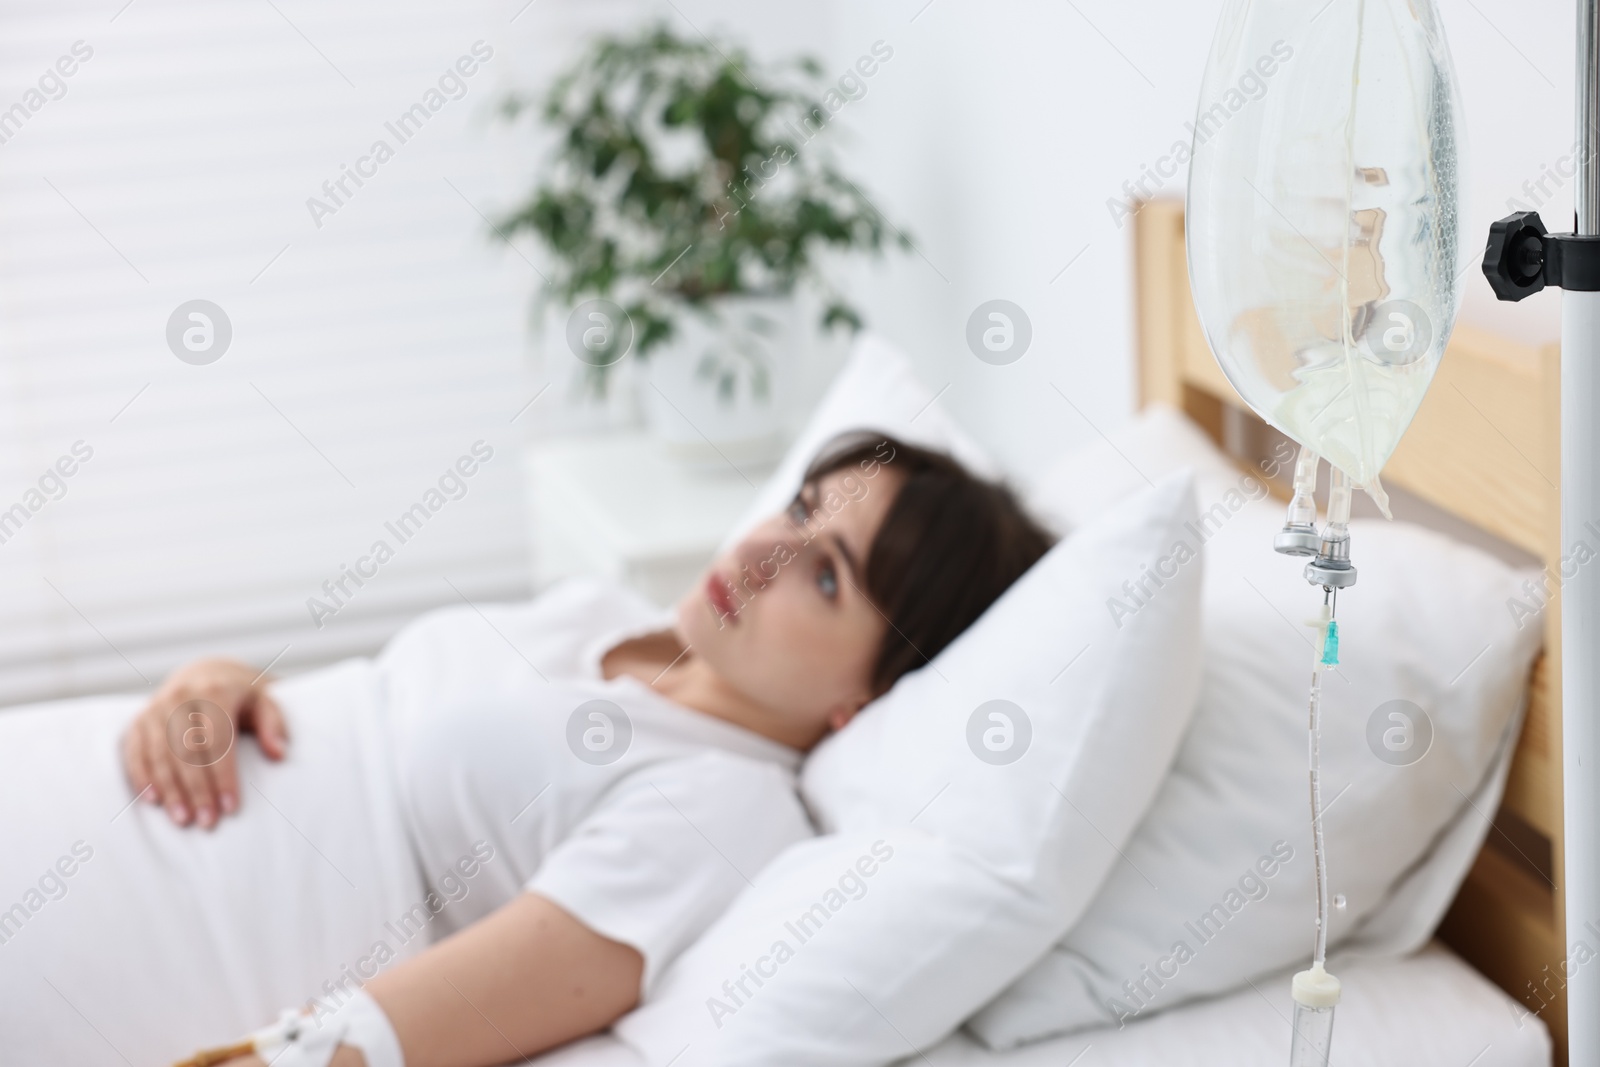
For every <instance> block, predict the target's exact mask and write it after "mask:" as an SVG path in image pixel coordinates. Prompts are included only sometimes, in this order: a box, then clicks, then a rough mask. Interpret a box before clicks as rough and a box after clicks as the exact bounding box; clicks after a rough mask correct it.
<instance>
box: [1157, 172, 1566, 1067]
mask: <svg viewBox="0 0 1600 1067" xmlns="http://www.w3.org/2000/svg"><path fill="white" fill-rule="evenodd" d="M1134 241H1135V256H1134V262H1135V271H1136V278H1135V281H1136V307H1137V314H1138V344H1139V396H1140V403H1141V404H1145V403H1149V402H1151V401H1162V402H1166V403H1169V404H1171V405H1173V406H1175V407H1178V408H1181V409H1182V410H1183V411H1185V412H1186V413H1187V414H1188V415H1189V417H1190V418H1192V419H1194V420H1195V422H1197V423H1198V424H1199V425H1201V426H1202V427H1204V428H1205V429H1206V430H1207V431H1208V432H1209V433H1210V434H1211V435H1212V437H1213V438H1215V439H1216V440H1217V442H1218V443H1219V444H1223V443H1224V441H1225V439H1226V438H1228V437H1232V438H1235V439H1237V437H1238V436H1239V435H1238V434H1237V433H1236V432H1235V433H1231V434H1230V433H1228V432H1227V431H1228V430H1229V428H1230V425H1231V426H1232V427H1234V428H1237V427H1239V426H1241V425H1248V424H1250V423H1255V424H1257V425H1259V420H1258V419H1257V418H1256V416H1255V415H1254V413H1253V412H1251V411H1250V409H1249V407H1248V406H1247V405H1246V404H1245V403H1244V401H1243V400H1241V399H1240V398H1239V394H1238V393H1237V392H1235V391H1234V389H1233V387H1232V385H1230V384H1229V383H1228V380H1227V378H1226V377H1224V375H1223V373H1222V370H1221V368H1220V367H1218V366H1217V362H1216V359H1215V358H1214V357H1213V356H1212V354H1211V349H1210V348H1209V347H1208V346H1207V344H1206V340H1205V335H1204V334H1203V333H1202V332H1201V329H1200V322H1199V320H1198V318H1196V316H1195V311H1194V304H1193V301H1192V299H1191V296H1190V291H1189V270H1188V264H1187V260H1186V257H1185V250H1184V230H1183V205H1182V203H1180V202H1177V201H1171V200H1152V201H1148V202H1146V203H1144V204H1143V205H1142V206H1141V207H1140V210H1139V212H1138V215H1137V217H1136V219H1135V227H1134ZM1472 277H1473V280H1476V275H1473V276H1472ZM1469 284H1470V282H1469ZM1559 366H1560V360H1559V348H1558V346H1557V345H1553V344H1552V345H1547V346H1544V347H1533V346H1529V345H1526V344H1522V343H1518V342H1516V341H1511V340H1507V339H1505V338H1503V337H1497V336H1494V335H1492V334H1489V333H1485V332H1483V331H1481V330H1474V329H1471V328H1469V327H1466V326H1458V327H1457V328H1456V330H1455V332H1454V334H1453V335H1452V337H1451V340H1450V347H1449V348H1448V350H1447V351H1446V353H1445V357H1444V360H1443V362H1442V363H1441V364H1440V366H1439V371H1438V374H1437V376H1436V377H1435V379H1434V383H1433V387H1432V389H1431V390H1430V391H1429V392H1428V394H1427V397H1426V398H1425V399H1424V400H1423V403H1422V407H1421V409H1420V410H1419V411H1418V412H1417V417H1416V419H1415V421H1413V422H1412V424H1411V429H1410V430H1409V431H1408V432H1407V433H1406V436H1405V438H1404V439H1403V440H1402V441H1401V442H1400V447H1399V448H1398V449H1397V450H1396V451H1395V454H1394V456H1393V458H1391V459H1390V461H1389V464H1388V466H1386V467H1385V468H1384V471H1383V479H1384V483H1385V485H1386V486H1389V487H1391V488H1399V489H1402V490H1404V491H1406V492H1408V493H1410V494H1411V495H1412V496H1414V497H1417V498H1420V499H1421V500H1423V501H1426V502H1427V503H1428V504H1431V505H1433V506H1434V507H1435V508H1438V509H1440V510H1442V511H1444V512H1446V513H1448V514H1449V515H1452V516H1454V517H1455V518H1457V519H1459V520H1462V521H1464V522H1467V523H1470V524H1471V525H1473V526H1476V527H1478V528H1480V529H1481V530H1484V531H1486V532H1488V533H1489V534H1492V535H1493V536H1494V537H1496V538H1498V539H1499V540H1501V541H1503V542H1506V543H1509V544H1510V545H1513V546H1515V547H1517V548H1520V549H1522V550H1523V551H1525V552H1526V553H1528V554H1530V555H1531V556H1533V557H1534V558H1536V559H1537V560H1539V561H1540V562H1541V563H1543V564H1544V565H1545V566H1547V567H1549V568H1550V573H1551V574H1555V573H1557V569H1558V567H1559V562H1558V561H1559V558H1560V497H1559V491H1558V488H1557V487H1558V486H1559V485H1560V484H1561V478H1560V472H1559V466H1558V463H1559V459H1560V449H1559V437H1560V429H1559V415H1560V403H1559V392H1558V389H1559ZM1550 584H1554V583H1550ZM1486 610H1488V606H1487V605H1486ZM1493 610H1496V611H1503V610H1505V608H1504V607H1503V606H1502V605H1498V604H1496V605H1493ZM1560 620H1561V611H1560V602H1559V594H1557V595H1556V596H1555V597H1553V598H1552V599H1551V601H1550V603H1549V606H1548V607H1547V609H1546V611H1545V614H1544V627H1545V652H1544V654H1543V655H1541V656H1540V657H1539V659H1538V661H1537V662H1536V663H1535V665H1534V669H1533V674H1532V677H1531V678H1530V679H1529V693H1528V707H1527V714H1526V717H1525V720H1524V725H1523V729H1522V737H1521V738H1520V740H1519V742H1518V746H1517V750H1516V755H1515V758H1514V762H1513V764H1512V768H1511V777H1510V781H1509V782H1508V783H1507V785H1506V793H1505V797H1504V800H1503V802H1502V804H1501V808H1500V811H1499V812H1498V813H1497V815H1496V817H1495V824H1494V827H1493V828H1492V829H1491V830H1490V831H1489V839H1488V841H1487V842H1486V844H1485V845H1484V848H1483V850H1482V851H1481V852H1480V853H1479V854H1478V858H1477V860H1476V861H1475V862H1474V864H1473V867H1472V870H1471V872H1470V873H1469V874H1468V876H1467V880H1466V882H1465V883H1464V884H1463V885H1462V887H1461V890H1460V892H1459V893H1458V894H1457V895H1456V899H1455V902H1454V903H1453V904H1452V905H1451V908H1450V912H1449V914H1448V915H1447V916H1446V917H1445V920H1444V923H1443V924H1442V925H1441V926H1440V928H1439V937H1440V938H1441V939H1442V940H1444V941H1445V942H1446V943H1447V944H1449V945H1450V946H1451V947H1452V948H1453V949H1454V950H1455V951H1456V952H1457V953H1459V954H1460V955H1461V956H1462V957H1463V958H1465V959H1466V960H1467V961H1468V962H1470V963H1472V964H1473V966H1475V967H1477V968H1478V969H1479V970H1480V971H1482V972H1483V973H1484V974H1486V975H1488V976H1489V978H1490V979H1492V980H1493V981H1494V982H1495V983H1497V984H1498V985H1499V986H1501V988H1503V989H1505V990H1506V991H1507V992H1508V993H1510V994H1511V996H1512V997H1513V998H1515V999H1516V1000H1517V1001H1518V1002H1519V1003H1520V1004H1522V1005H1524V1006H1525V1008H1526V1010H1528V1011H1531V1012H1536V1013H1537V1015H1538V1016H1539V1018H1541V1019H1543V1020H1544V1021H1545V1023H1546V1024H1547V1025H1548V1026H1549V1027H1550V1030H1551V1033H1552V1034H1553V1035H1554V1037H1555V1042H1556V1050H1557V1062H1558V1063H1561V1064H1565V1063H1566V1030H1567V1015H1566V997H1565V994H1564V992H1563V986H1564V979H1563V974H1564V971H1563V968H1562V961H1563V959H1564V958H1565V955H1566V953H1565V950H1564V947H1563V946H1564V945H1565V944H1566V935H1565V930H1564V926H1565V923H1564V920H1563V915H1564V910H1565V909H1564V903H1563V901H1562V897H1561V891H1560V890H1559V889H1558V888H1557V886H1558V885H1559V883H1560V882H1561V878H1560V872H1561V870H1562V853H1561V817H1562V816H1561V812H1562V808H1561V630H1560Z"/></svg>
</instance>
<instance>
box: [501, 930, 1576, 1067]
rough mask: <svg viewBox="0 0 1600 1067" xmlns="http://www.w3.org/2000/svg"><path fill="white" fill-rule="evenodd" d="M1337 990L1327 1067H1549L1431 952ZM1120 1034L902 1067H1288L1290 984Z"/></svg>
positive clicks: (1447, 956) (607, 1044) (606, 1061)
mask: <svg viewBox="0 0 1600 1067" xmlns="http://www.w3.org/2000/svg"><path fill="white" fill-rule="evenodd" d="M1333 962H1334V965H1335V971H1336V973H1338V974H1339V975H1340V977H1341V978H1342V979H1343V981H1344V983H1345V992H1344V1003H1342V1004H1341V1005H1340V1006H1339V1008H1338V1014H1337V1016H1336V1017H1335V1020H1334V1027H1333V1056H1332V1064H1333V1067H1548V1065H1549V1063H1550V1057H1551V1046H1550V1035H1549V1031H1548V1030H1547V1029H1546V1028H1545V1025H1544V1023H1543V1022H1541V1021H1540V1020H1539V1019H1538V1018H1537V1017H1535V1016H1533V1015H1525V1014H1524V1012H1523V1010H1522V1009H1521V1008H1519V1006H1518V1005H1517V1004H1516V1002H1515V1001H1513V1000H1512V999H1511V998H1510V997H1509V996H1507V995H1506V994H1505V993H1504V992H1503V991H1501V990H1500V989H1499V987H1497V986H1495V985H1494V984H1493V983H1491V982H1490V981H1489V980H1488V979H1487V978H1485V977H1484V976H1483V975H1481V974H1479V973H1478V972H1477V971H1475V970H1473V969H1472V968H1471V967H1470V966H1468V965H1467V964H1466V963H1464V962H1463V961H1462V960H1461V958H1460V957H1458V956H1456V955H1455V954H1454V953H1452V952H1451V951H1450V950H1449V949H1447V948H1445V947H1444V946H1443V945H1440V944H1438V943H1437V942H1435V943H1434V944H1431V945H1429V946H1428V947H1427V948H1425V949H1423V950H1422V951H1421V952H1419V953H1417V954H1416V955H1414V956H1410V957H1407V958H1404V959H1386V960H1349V961H1338V960H1335V961H1333ZM1257 986H1258V988H1255V989H1252V988H1248V987H1247V988H1245V989H1242V990H1239V991H1237V992H1235V993H1232V994H1230V995H1228V996H1223V997H1217V998H1216V999H1213V1000H1208V1001H1201V1002H1199V1003H1194V1004H1188V1005H1185V1006H1183V1007H1180V1008H1175V1009H1173V1010H1171V1011H1167V1012H1162V1013H1160V1014H1157V1015H1153V1016H1151V1017H1149V1018H1146V1019H1140V1020H1136V1021H1130V1022H1129V1023H1128V1024H1127V1026H1125V1027H1124V1028H1122V1029H1121V1030H1118V1029H1115V1028H1106V1029H1098V1030H1085V1031H1080V1032H1079V1033H1077V1034H1073V1035H1071V1036H1068V1037H1063V1038H1056V1039H1054V1040H1050V1041H1041V1042H1039V1043H1037V1044H1033V1045H1025V1046H1023V1047H1022V1048H1018V1049H1014V1050H1012V1051H1010V1052H991V1051H989V1050H988V1049H986V1048H984V1047H983V1046H981V1045H979V1044H978V1043H977V1042H975V1041H973V1040H972V1039H971V1038H969V1037H967V1036H966V1034H965V1033H957V1034H956V1035H955V1036H954V1037H952V1038H950V1039H949V1040H948V1041H946V1042H944V1043H943V1044H941V1045H940V1046H939V1047H938V1048H935V1049H932V1050H930V1051H929V1052H928V1053H927V1054H926V1055H915V1056H908V1057H907V1058H906V1059H905V1060H903V1061H901V1065H900V1067H911V1065H913V1064H916V1065H919V1067H1069V1065H1071V1067H1284V1064H1286V1063H1288V1061H1289V1033H1290V1030H1289V1019H1290V1018H1291V1011H1290V1000H1289V982H1288V977H1287V976H1281V977H1277V978H1274V979H1271V980H1269V981H1266V982H1259V983H1257ZM528 1063H529V1064H530V1065H532V1067H644V1065H643V1060H641V1059H640V1058H638V1057H637V1056H636V1055H635V1054H634V1053H633V1052H632V1050H630V1049H629V1048H627V1047H626V1046H625V1045H623V1044H622V1043H621V1042H619V1041H617V1040H616V1039H614V1038H612V1037H609V1036H606V1037H597V1038H591V1039H589V1040H587V1041H582V1042H578V1043H576V1044H573V1045H569V1046H568V1047H566V1048H564V1049H560V1050H558V1051H556V1052H553V1053H550V1054H548V1055H546V1056H542V1057H539V1058H537V1059H534V1060H530V1061H528Z"/></svg>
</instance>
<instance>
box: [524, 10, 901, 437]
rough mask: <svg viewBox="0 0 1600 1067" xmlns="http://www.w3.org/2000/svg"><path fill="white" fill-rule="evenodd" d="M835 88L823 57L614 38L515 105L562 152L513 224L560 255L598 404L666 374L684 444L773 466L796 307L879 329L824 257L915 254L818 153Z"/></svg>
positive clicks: (586, 375) (556, 272)
mask: <svg viewBox="0 0 1600 1067" xmlns="http://www.w3.org/2000/svg"><path fill="white" fill-rule="evenodd" d="M820 81H821V68H820V67H819V65H818V64H817V63H816V62H815V61H814V60H811V59H805V58H802V59H798V60H795V61H791V62H789V63H786V64H783V65H781V66H778V67H773V68H762V67H760V66H759V65H758V64H756V63H755V62H754V61H752V60H751V58H750V57H749V56H748V55H747V54H746V53H745V52H744V51H742V50H740V49H739V48H737V47H736V46H734V45H731V44H727V43H724V42H713V41H711V40H709V39H700V38H696V39H693V40H689V39H685V38H682V37H679V36H677V35H675V34H674V33H673V32H672V31H671V30H670V29H668V28H667V27H665V26H657V27H654V28H651V29H648V30H645V31H644V32H640V33H635V34H632V35H621V36H603V37H600V38H597V39H596V40H595V41H594V42H593V43H592V44H591V46H590V47H589V48H588V49H587V50H586V51H585V53H584V54H583V55H582V56H581V57H580V58H579V59H578V61H577V62H576V63H574V64H573V66H572V67H571V69H569V70H567V71H566V72H565V73H563V74H561V75H560V76H559V77H558V78H557V79H556V80H555V81H554V83H553V84H552V85H551V87H550V88H549V90H548V91H547V92H546V93H545V94H544V95H543V96H542V97H540V98H537V99H535V100H528V99H524V98H520V97H514V98H512V99H510V100H508V101H507V102H506V104H505V105H504V111H505V114H506V115H507V116H508V118H510V119H512V120H515V119H516V118H517V117H518V116H520V115H522V114H523V113H524V112H526V111H529V110H532V109H534V108H537V114H538V117H539V119H540V120H542V122H543V123H544V124H545V125H546V126H548V127H551V128H553V130H554V132H555V133H556V135H557V138H558V142H557V146H556V148H555V151H554V154H553V158H552V159H551V160H550V162H549V165H548V167H546V168H545V170H544V171H543V173H542V174H541V177H540V180H539V181H538V183H537V184H536V186H535V187H534V189H533V190H532V192H531V194H530V195H529V196H528V198H527V199H526V201H525V202H524V203H522V204H521V205H520V206H519V207H517V208H516V209H515V210H514V211H513V212H512V213H511V214H509V215H508V216H507V217H506V218H504V219H503V220H502V222H501V225H500V230H501V231H502V233H504V234H505V235H506V236H507V237H511V236H514V235H516V234H517V233H520V232H524V231H527V232H531V233H532V234H534V235H535V236H536V237H537V238H538V240H539V241H540V243H541V244H542V245H543V246H544V248H545V249H546V250H547V252H548V253H549V260H550V267H549V268H548V269H547V270H546V272H545V273H546V274H547V276H548V284H547V285H545V286H544V287H543V289H542V290H541V291H540V293H539V298H538V301H537V305H536V307H537V315H538V318H539V320H540V321H544V320H545V317H546V315H547V313H549V312H550V311H552V310H554V311H555V312H557V313H558V314H559V315H561V316H563V317H564V318H565V319H566V325H567V326H568V327H569V328H568V329H566V330H565V331H564V333H565V336H566V338H567V339H568V346H569V347H570V348H571V349H572V352H571V355H572V356H574V357H576V358H577V359H578V360H581V361H582V363H583V364H584V365H585V366H584V370H583V375H582V381H583V382H584V383H585V384H586V388H587V391H588V392H589V393H590V394H591V395H592V396H594V397H599V398H603V397H604V396H605V394H606V392H607V390H608V388H609V383H610V380H611V378H612V371H613V368H614V366H615V365H616V364H617V363H618V362H619V361H620V360H622V359H623V358H634V359H638V360H644V361H648V363H649V371H648V375H649V377H648V381H647V384H646V388H645V389H644V400H645V408H646V411H647V412H649V413H651V414H652V416H653V417H652V418H651V420H650V421H651V423H652V426H653V428H654V429H655V431H656V432H657V434H658V436H660V437H662V438H663V439H664V440H665V441H666V443H667V444H668V445H669V446H670V445H672V444H674V443H677V444H680V445H684V446H690V447H692V446H695V445H702V444H703V443H704V442H705V441H706V439H710V441H711V442H712V447H713V448H714V449H716V450H717V451H718V452H719V454H727V453H728V452H729V450H730V449H732V450H736V451H737V450H742V451H744V452H746V453H757V452H763V451H768V450H771V449H772V448H773V447H774V446H775V445H776V444H778V443H779V434H780V433H781V425H780V423H781V418H780V413H779V412H778V411H776V410H775V407H774V404H773V399H774V398H773V393H774V374H775V372H778V371H781V365H780V364H781V359H780V358H779V357H778V355H777V353H778V351H779V350H780V348H781V347H782V346H783V345H784V343H785V342H786V341H787V340H789V338H788V334H790V333H791V332H792V323H793V322H794V319H795V317H796V315H795V307H796V295H797V293H798V292H799V291H800V290H801V289H802V288H805V289H809V290H811V291H812V292H813V293H815V294H816V295H817V296H818V297H819V298H820V307H821V311H820V320H821V321H820V324H819V325H820V327H821V328H822V329H824V330H827V329H831V328H833V327H839V326H842V327H847V328H849V329H852V330H854V329H859V328H860V326H861V323H862V320H861V315H860V313H859V312H858V311H857V310H856V309H855V308H854V307H853V306H852V305H851V304H850V303H849V302H848V301H847V300H845V299H844V298H843V297H842V296H841V295H840V294H839V293H838V292H837V290H836V289H834V288H833V287H832V286H830V285H829V284H828V282H827V280H826V278H825V277H824V276H823V274H822V272H821V271H820V270H819V269H818V258H819V254H820V253H822V252H823V251H824V250H832V251H835V252H870V253H873V254H878V253H881V251H882V250H883V249H884V247H885V246H886V245H889V244H898V245H900V246H901V247H909V246H910V242H909V240H908V239H907V238H906V237H905V236H904V234H903V233H901V232H900V231H899V230H898V229H896V228H895V227H894V226H893V225H891V224H890V223H889V222H888V221H887V220H885V219H884V218H883V217H882V216H881V215H879V214H878V212H877V210H876V209H875V208H874V207H873V205H872V204H871V202H870V201H869V200H868V199H867V197H866V196H865V195H864V194H863V193H862V192H861V191H860V189H858V188H857V187H856V185H855V183H853V182H852V181H850V179H848V178H847V177H845V176H844V175H843V174H842V173H840V172H839V170H837V169H836V168H835V166H834V165H833V163H832V162H831V161H830V159H829V158H828V157H827V155H826V153H825V152H824V151H823V150H822V147H821V145H820V144H819V143H818V142H816V141H815V140H814V138H816V136H817V134H818V133H820V132H821V131H822V130H823V129H824V128H825V127H826V126H827V124H828V123H829V122H830V120H831V118H832V116H833V114H834V113H835V112H836V111H837V110H838V108H839V107H840V106H842V102H843V99H844V98H842V97H840V96H839V94H838V93H837V92H829V93H827V94H823V93H822V92H820V90H819V86H820ZM825 100H826V102H827V103H832V104H834V107H833V108H832V109H831V110H830V108H829V107H828V106H827V104H826V103H825V102H824V101H825ZM596 309H599V310H598V311H597V310H596ZM619 311H620V315H621V319H620V321H612V320H616V319H618V314H617V313H618V312H619ZM575 312H576V313H577V314H576V315H575V314H574V313H575ZM596 316H598V317H596ZM591 320H592V321H593V322H594V323H596V324H598V325H596V326H594V327H593V328H590V327H589V323H590V321H591ZM689 382H693V383H694V385H695V388H693V389H689V388H687V386H686V383H689ZM692 394H698V395H692ZM663 402H664V403H663ZM690 409H692V410H690ZM685 424H687V425H685ZM719 438H720V440H719Z"/></svg>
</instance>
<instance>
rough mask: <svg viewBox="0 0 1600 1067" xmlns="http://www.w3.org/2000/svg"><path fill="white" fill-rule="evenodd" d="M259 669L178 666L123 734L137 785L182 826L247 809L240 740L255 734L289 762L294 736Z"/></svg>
mask: <svg viewBox="0 0 1600 1067" xmlns="http://www.w3.org/2000/svg"><path fill="white" fill-rule="evenodd" d="M265 684H266V680H265V679H264V678H262V677H261V673H260V672H258V671H256V670H255V668H253V667H249V666H246V665H245V664H243V663H239V662H237V661H234V660H228V659H203V660H196V661H195V662H193V663H189V664H186V665H184V666H182V667H179V668H178V669H177V670H175V671H173V672H172V674H170V675H169V676H168V677H167V680H166V681H165V682H163V683H162V684H161V688H160V689H158V690H157V691H156V694H155V696H154V697H152V698H151V700H150V703H149V705H148V706H146V707H145V709H144V710H143V711H142V712H140V713H139V715H138V717H137V718H135V719H134V720H133V722H132V723H130V724H129V726H128V729H127V732H126V733H124V734H123V736H122V758H123V765H124V768H125V769H126V771H127V774H128V780H129V781H130V782H131V783H132V784H133V788H134V789H135V790H136V791H138V792H139V793H141V794H143V795H144V796H145V798H146V799H147V800H148V801H149V802H150V803H152V804H161V805H163V806H165V807H166V809H167V814H168V815H170V816H171V817H172V821H173V822H175V823H177V824H178V825H179V826H187V825H188V824H189V821H190V819H191V818H192V819H194V820H195V821H196V822H198V823H199V825H201V826H202V827H206V828H208V829H209V828H210V827H211V826H213V825H215V824H216V822H217V820H218V819H219V818H220V817H221V816H222V815H227V814H229V813H231V812H233V811H235V810H237V809H238V807H239V776H238V771H237V767H238V765H237V761H236V759H235V755H234V739H235V736H236V735H237V734H238V733H240V732H247V733H254V734H255V735H256V739H257V740H258V741H260V743H261V750H262V751H263V752H265V753H266V754H267V757H268V758H269V759H275V760H276V759H282V758H283V757H284V755H285V753H286V752H287V751H288V748H287V746H288V741H289V734H288V728H287V726H286V725H285V723H284V719H283V711H282V709H280V708H279V707H278V705H277V704H276V703H275V702H274V701H273V699H272V698H271V697H270V696H268V695H267V693H266V690H265Z"/></svg>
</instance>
